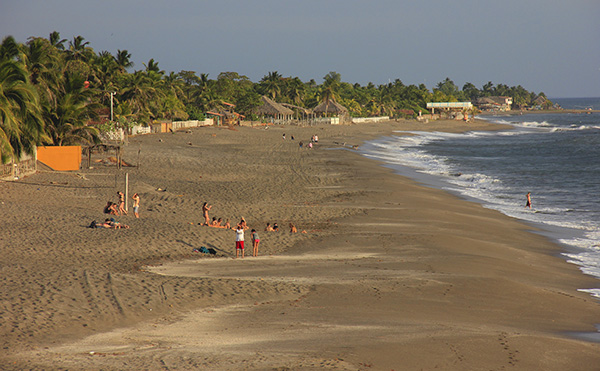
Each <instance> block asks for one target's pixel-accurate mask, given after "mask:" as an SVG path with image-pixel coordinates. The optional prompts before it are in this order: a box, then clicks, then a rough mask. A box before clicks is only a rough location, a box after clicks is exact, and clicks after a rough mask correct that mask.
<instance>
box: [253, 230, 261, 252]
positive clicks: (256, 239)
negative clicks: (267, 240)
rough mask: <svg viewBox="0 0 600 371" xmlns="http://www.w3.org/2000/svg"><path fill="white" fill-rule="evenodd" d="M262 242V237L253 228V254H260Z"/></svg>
mask: <svg viewBox="0 0 600 371" xmlns="http://www.w3.org/2000/svg"><path fill="white" fill-rule="evenodd" d="M259 243H260V237H259V236H258V233H256V230H255V229H253V230H252V256H254V257H256V256H258V244H259Z"/></svg>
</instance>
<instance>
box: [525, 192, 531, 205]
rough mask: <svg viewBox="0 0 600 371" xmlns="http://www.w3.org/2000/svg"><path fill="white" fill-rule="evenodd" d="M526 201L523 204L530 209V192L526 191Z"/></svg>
mask: <svg viewBox="0 0 600 371" xmlns="http://www.w3.org/2000/svg"><path fill="white" fill-rule="evenodd" d="M525 197H527V203H526V204H525V207H526V208H530V209H531V192H527V196H525Z"/></svg>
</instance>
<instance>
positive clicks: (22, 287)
mask: <svg viewBox="0 0 600 371" xmlns="http://www.w3.org/2000/svg"><path fill="white" fill-rule="evenodd" d="M494 128H496V127H495V126H492V125H489V124H486V123H483V122H478V123H471V124H464V123H460V122H454V121H441V122H432V123H428V124H418V123H414V122H389V123H380V124H361V125H350V126H329V127H315V128H302V127H295V126H286V127H269V128H268V129H265V128H264V127H254V128H252V127H237V128H235V129H233V130H231V129H228V128H217V127H205V128H196V129H192V130H190V131H189V132H185V131H182V132H176V133H175V134H156V135H147V136H139V137H133V138H130V143H129V145H128V146H126V147H125V149H124V159H125V160H126V161H127V162H129V163H132V164H137V163H138V162H139V163H140V164H141V165H140V166H139V167H124V168H123V169H121V170H118V169H116V167H115V166H114V165H111V164H110V162H109V163H108V164H103V163H100V162H94V163H93V167H94V169H85V170H82V171H80V172H78V173H57V172H51V171H40V172H39V173H38V174H35V175H33V176H30V177H27V178H25V179H24V180H22V181H19V182H15V183H7V182H3V183H0V188H1V189H2V192H1V193H2V196H0V197H1V200H2V205H1V206H2V211H3V213H4V216H5V218H4V220H5V222H4V225H3V228H2V232H1V234H0V241H1V248H2V255H1V256H2V258H1V259H2V260H1V261H2V265H1V269H2V275H1V278H0V279H1V280H2V290H0V299H1V300H0V303H1V304H0V315H1V317H2V321H1V323H0V334H1V336H0V339H1V340H0V342H2V348H1V352H0V360H1V361H2V363H3V369H49V370H52V369H57V370H58V369H69V370H100V369H103V370H120V369H121V370H122V369H131V370H139V369H147V370H164V369H170V370H194V369H209V370H242V369H259V370H263V369H265V370H270V369H279V370H285V369H290V370H292V369H293V370H296V369H317V368H325V369H341V370H365V369H373V370H391V369H395V370H405V369H406V370H413V369H435V368H437V369H442V370H468V369H473V370H480V369H510V368H512V369H544V370H566V369H569V370H573V369H577V370H593V369H597V368H598V365H600V344H597V343H592V342H585V341H582V340H579V339H576V338H573V337H569V336H567V334H566V333H567V332H577V331H581V332H592V331H595V327H594V323H597V322H598V318H599V314H600V310H599V309H600V308H599V306H598V303H597V302H596V301H595V300H594V299H593V298H591V297H590V296H589V295H587V294H585V293H581V292H578V291H577V289H578V288H587V287H597V281H596V280H594V279H592V278H591V277H587V276H585V275H583V274H581V273H580V272H579V270H578V269H577V267H575V266H574V265H570V264H568V263H566V262H565V261H564V260H563V259H561V258H560V257H559V255H558V254H559V253H560V247H558V246H557V245H555V244H553V243H551V242H550V241H548V240H547V239H546V238H544V237H542V236H540V235H537V234H535V233H532V231H530V227H528V226H526V225H524V224H522V223H519V222H518V221H516V220H514V219H512V218H509V217H506V216H504V215H502V214H500V213H498V212H495V211H492V210H487V209H484V208H483V207H481V206H479V205H477V204H474V203H471V202H467V201H464V200H461V199H458V198H457V197H454V196H452V195H449V194H447V193H445V192H443V191H440V190H436V189H432V188H428V187H424V186H421V185H419V184H416V183H415V182H414V181H412V180H410V179H407V178H404V177H401V176H398V175H396V174H393V172H392V171H391V170H389V169H387V168H385V167H382V166H379V164H378V163H377V162H376V161H373V160H370V159H367V158H364V157H362V156H361V155H360V154H358V153H357V152H356V151H354V150H352V147H353V146H355V145H360V144H361V143H362V141H364V140H368V139H373V138H377V137H380V136H382V135H390V134H391V133H392V132H393V131H395V130H404V131H411V130H442V131H454V132H460V131H465V130H472V129H485V130H492V129H494ZM283 133H285V134H286V137H287V138H288V139H287V140H282V134H283ZM313 134H318V135H319V138H320V142H319V144H318V145H317V146H316V148H314V149H312V150H309V149H307V148H302V149H301V148H300V147H299V145H298V143H299V141H301V140H302V141H303V142H304V143H305V144H306V143H307V142H308V141H309V139H310V137H311V136H312V135H313ZM292 135H293V136H294V137H295V140H294V141H292V140H290V138H291V136H292ZM110 155H111V154H97V155H95V157H94V158H95V159H96V160H103V159H106V158H107V157H109V156H110ZM125 173H128V174H129V182H130V196H131V194H133V192H138V193H139V194H140V197H141V208H140V214H141V218H140V219H135V218H134V217H133V216H131V215H128V216H119V217H116V219H117V220H119V221H120V222H122V223H124V224H128V225H129V226H131V228H130V229H122V230H100V229H90V228H86V226H87V225H89V223H90V222H91V221H92V220H98V221H99V220H103V218H104V215H103V214H102V208H103V206H104V205H105V204H106V201H107V200H109V199H110V200H114V201H116V199H117V196H116V192H117V191H118V190H124V179H125ZM128 202H129V206H130V208H131V204H132V200H131V199H130V200H128ZM204 202H209V203H210V204H212V205H213V208H212V210H211V211H210V216H211V217H212V216H216V217H222V218H223V219H230V221H231V223H232V224H235V223H237V221H238V220H239V219H240V218H241V217H242V216H243V217H245V219H246V220H247V222H248V225H249V226H250V227H251V228H255V229H257V230H258V231H259V234H260V237H261V244H260V248H259V257H257V258H254V257H252V256H249V255H251V249H250V248H249V245H250V242H249V234H250V233H249V231H247V232H246V246H247V248H246V258H244V259H233V258H232V257H233V256H234V255H235V251H234V239H235V233H234V231H232V230H225V229H218V228H210V227H206V226H200V225H199V223H200V222H201V221H202V212H201V206H202V204H203V203H204ZM130 213H131V210H130ZM267 222H270V223H273V222H277V223H278V224H279V226H280V228H281V230H280V231H279V232H265V231H263V230H264V227H265V225H266V223H267ZM290 222H293V223H294V224H295V225H296V226H297V227H298V230H299V231H300V232H302V231H305V232H306V233H296V234H290V233H289V230H288V228H287V225H288V224H289V223H290ZM202 246H204V247H207V248H213V249H215V251H216V252H217V254H216V255H214V256H213V255H207V254H202V253H197V252H194V251H193V250H194V249H199V248H201V247H202Z"/></svg>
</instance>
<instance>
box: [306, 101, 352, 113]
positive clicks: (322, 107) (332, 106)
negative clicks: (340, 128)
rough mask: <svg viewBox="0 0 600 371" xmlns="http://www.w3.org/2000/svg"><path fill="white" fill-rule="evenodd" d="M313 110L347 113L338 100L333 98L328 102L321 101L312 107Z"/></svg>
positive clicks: (316, 111) (317, 111)
mask: <svg viewBox="0 0 600 371" xmlns="http://www.w3.org/2000/svg"><path fill="white" fill-rule="evenodd" d="M313 112H315V113H337V114H347V113H348V109H347V108H346V107H344V106H342V105H341V104H339V103H338V102H336V101H334V100H330V101H329V103H327V102H323V103H321V104H319V105H318V106H316V107H315V108H313Z"/></svg>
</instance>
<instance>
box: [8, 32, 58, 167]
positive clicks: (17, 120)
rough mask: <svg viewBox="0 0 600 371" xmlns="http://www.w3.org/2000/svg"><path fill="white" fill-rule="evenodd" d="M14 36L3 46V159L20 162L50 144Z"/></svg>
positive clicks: (36, 98) (35, 95)
mask: <svg viewBox="0 0 600 371" xmlns="http://www.w3.org/2000/svg"><path fill="white" fill-rule="evenodd" d="M22 59H23V56H20V55H19V52H18V44H17V43H16V42H15V40H14V38H13V37H12V36H8V37H6V38H5V39H4V40H3V41H2V44H1V45H0V158H1V159H2V162H3V163H5V162H6V161H8V160H9V159H14V158H17V159H19V158H20V157H21V155H22V154H24V153H28V154H30V153H33V151H34V149H35V146H36V145H40V144H42V143H44V142H45V141H46V140H47V137H46V136H45V132H44V123H43V121H42V120H41V117H40V111H39V104H38V97H37V94H36V90H35V88H34V87H33V85H31V84H30V83H29V79H28V71H27V69H26V66H25V64H24V63H23V62H22Z"/></svg>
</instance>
